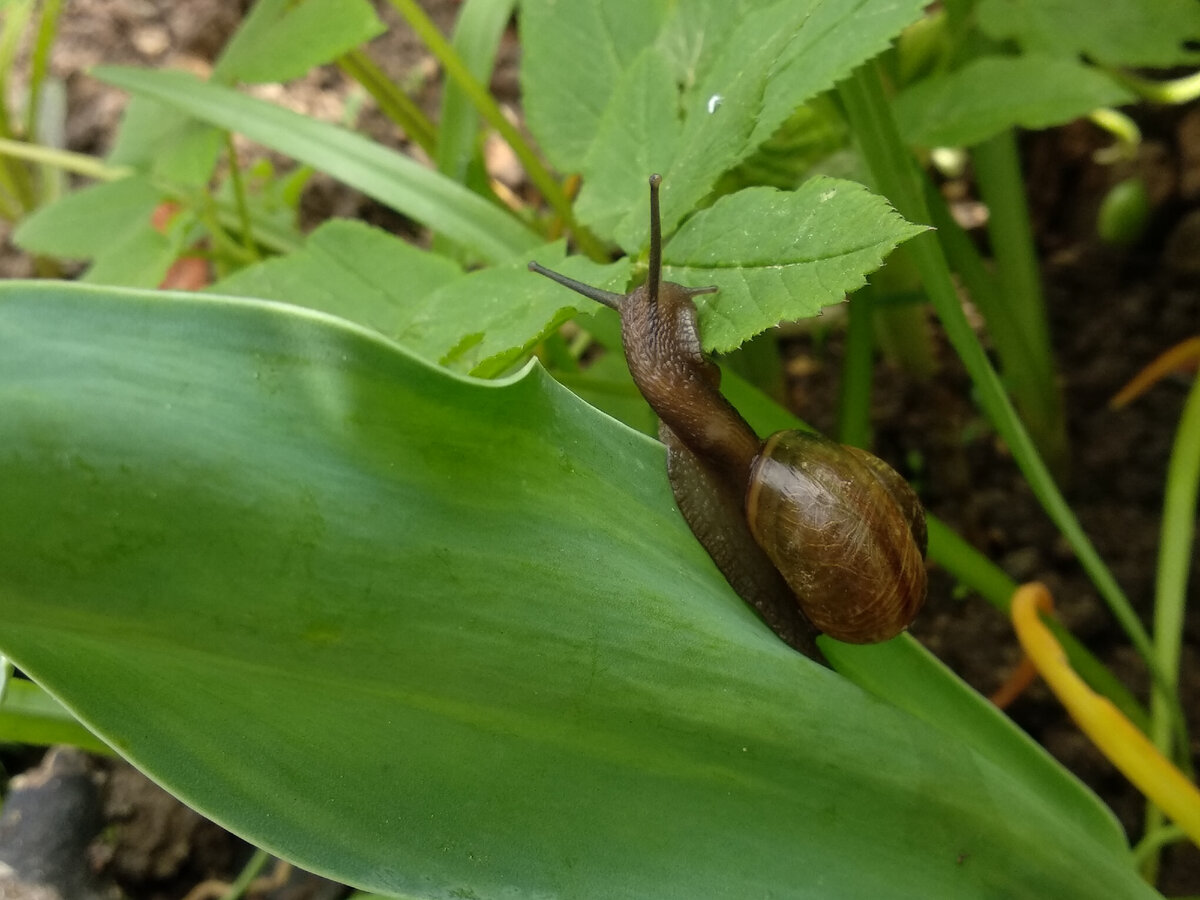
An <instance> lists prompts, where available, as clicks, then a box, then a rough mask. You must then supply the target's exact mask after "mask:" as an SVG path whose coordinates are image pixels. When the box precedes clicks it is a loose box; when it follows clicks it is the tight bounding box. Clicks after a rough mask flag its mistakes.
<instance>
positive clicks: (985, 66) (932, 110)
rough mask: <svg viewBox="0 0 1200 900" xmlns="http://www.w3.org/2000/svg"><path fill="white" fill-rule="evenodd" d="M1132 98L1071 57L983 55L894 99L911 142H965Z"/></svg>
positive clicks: (1072, 116) (1046, 124)
mask: <svg viewBox="0 0 1200 900" xmlns="http://www.w3.org/2000/svg"><path fill="white" fill-rule="evenodd" d="M1133 99H1134V97H1133V95H1132V94H1131V93H1130V92H1129V91H1127V90H1125V89H1124V88H1123V87H1121V86H1120V85H1119V84H1117V83H1116V81H1114V80H1113V79H1112V78H1110V77H1109V76H1107V75H1105V74H1104V73H1103V72H1100V71H1099V70H1097V69H1094V68H1092V67H1091V66H1085V65H1083V63H1080V62H1077V61H1075V60H1073V59H1069V58H1064V57H1054V56H1037V55H1025V56H984V57H980V58H978V59H975V60H972V61H971V62H969V63H967V65H965V66H963V67H962V68H961V69H958V70H957V71H954V72H949V73H947V74H944V75H936V76H933V77H931V78H926V79H923V80H921V81H919V82H917V83H916V84H915V85H913V86H912V87H910V88H908V89H907V90H905V91H904V92H903V93H901V94H900V96H898V97H897V98H896V100H895V106H894V109H895V113H896V121H897V124H899V126H900V129H901V131H902V132H903V134H904V138H905V140H907V141H908V142H910V143H914V144H920V145H922V146H925V147H936V146H949V147H963V146H968V145H970V144H978V143H980V142H982V141H984V140H987V139H988V138H990V137H992V136H994V135H996V134H999V133H1000V132H1001V131H1003V130H1005V129H1007V128H1012V127H1014V126H1018V125H1019V126H1020V127H1022V128H1049V127H1050V126H1052V125H1061V124H1062V123H1064V122H1069V121H1071V120H1072V119H1077V118H1079V117H1080V116H1084V115H1087V114H1088V113H1090V112H1091V111H1092V110H1094V109H1097V108H1099V107H1101V106H1119V105H1120V104H1122V103H1130V102H1132V101H1133Z"/></svg>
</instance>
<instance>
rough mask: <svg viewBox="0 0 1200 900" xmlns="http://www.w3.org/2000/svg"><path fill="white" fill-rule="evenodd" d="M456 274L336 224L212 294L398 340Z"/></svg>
mask: <svg viewBox="0 0 1200 900" xmlns="http://www.w3.org/2000/svg"><path fill="white" fill-rule="evenodd" d="M459 274H460V269H459V267H458V266H457V265H456V264H455V263H453V262H451V261H450V260H448V259H446V258H445V257H441V256H436V255H434V254H432V253H427V252H426V251H424V250H419V249H418V248H416V247H414V246H413V245H412V244H409V243H407V242H405V241H402V240H400V239H399V238H396V237H393V236H392V235H390V234H388V233H387V232H385V231H382V230H380V229H378V228H372V227H371V226H370V225H367V224H365V223H363V222H357V221H350V220H345V219H333V220H331V221H328V222H326V223H325V224H324V225H322V226H320V227H319V228H318V229H317V230H316V231H314V232H313V233H312V234H311V235H309V237H308V240H307V241H306V243H305V245H304V249H302V250H300V251H298V252H295V253H291V254H288V255H287V256H283V257H279V258H277V259H269V260H266V261H264V262H261V263H258V264H256V265H253V266H247V267H246V268H244V269H242V270H240V271H238V272H237V273H235V274H233V275H231V276H230V277H229V278H226V279H224V280H222V281H220V282H218V283H217V284H214V285H213V286H212V287H211V288H210V289H209V292H210V293H214V294H229V295H233V296H237V297H258V298H260V299H263V300H280V301H283V302H285V303H293V304H295V305H297V306H306V307H308V308H309V309H316V310H320V311H322V312H327V313H330V314H331V315H335V316H340V317H341V318H343V319H349V320H350V321H352V322H357V323H358V324H360V325H363V326H366V327H367V328H373V329H375V330H376V331H378V332H380V333H381V334H385V335H387V336H389V337H396V336H397V335H399V334H401V333H402V332H403V331H404V330H405V329H406V328H407V327H408V324H409V323H410V322H411V320H412V318H413V316H414V315H415V314H416V312H417V311H418V310H420V309H421V308H422V307H421V305H420V303H421V301H422V300H423V299H424V298H425V297H427V296H428V295H429V294H430V293H432V292H433V291H434V290H436V289H437V288H439V287H441V286H442V285H444V284H446V283H447V282H450V281H452V280H454V279H455V278H457V277H458V276H459Z"/></svg>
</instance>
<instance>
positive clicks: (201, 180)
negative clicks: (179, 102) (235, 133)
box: [108, 97, 225, 188]
mask: <svg viewBox="0 0 1200 900" xmlns="http://www.w3.org/2000/svg"><path fill="white" fill-rule="evenodd" d="M224 146H225V141H224V135H223V134H222V133H221V131H220V130H219V129H216V128H213V127H212V126H211V125H206V124H204V123H203V122H197V121H195V120H194V119H192V118H190V117H189V116H187V115H185V114H183V113H181V112H179V111H178V110H175V109H171V108H170V107H167V106H164V105H163V104H162V103H158V102H155V101H153V100H149V99H146V98H145V97H134V98H132V99H131V100H130V101H129V105H128V106H126V107H125V113H124V115H123V116H122V117H121V128H120V130H119V131H118V132H117V139H116V144H115V146H114V147H113V149H112V152H111V153H110V154H109V156H108V161H109V162H110V163H111V164H112V165H124V166H132V167H133V168H136V169H138V170H140V171H141V172H144V173H145V174H148V175H152V176H154V177H155V178H158V179H161V180H162V181H164V182H166V183H167V184H170V185H173V186H176V187H183V188H203V187H205V186H207V184H208V182H209V180H210V179H211V178H212V175H213V171H214V170H215V169H216V165H217V159H218V158H219V157H220V155H221V150H222V149H223V148H224Z"/></svg>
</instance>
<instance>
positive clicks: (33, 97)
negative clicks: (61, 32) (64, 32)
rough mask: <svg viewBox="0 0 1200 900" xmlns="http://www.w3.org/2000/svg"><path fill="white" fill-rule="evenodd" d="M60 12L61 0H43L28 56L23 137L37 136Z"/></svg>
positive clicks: (31, 137)
mask: <svg viewBox="0 0 1200 900" xmlns="http://www.w3.org/2000/svg"><path fill="white" fill-rule="evenodd" d="M61 13H62V0H44V2H43V4H42V15H41V18H40V19H39V21H38V27H37V34H36V36H35V37H34V44H33V52H32V53H31V54H30V58H29V99H28V101H27V102H26V104H25V129H24V134H25V137H27V138H30V139H33V138H34V137H36V136H37V120H38V115H39V113H40V112H41V105H42V85H43V83H44V82H45V80H46V68H47V64H48V62H49V60H50V48H51V46H52V45H53V44H54V38H55V36H56V35H57V34H58V19H59V16H60V15H61Z"/></svg>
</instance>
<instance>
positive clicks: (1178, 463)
mask: <svg viewBox="0 0 1200 900" xmlns="http://www.w3.org/2000/svg"><path fill="white" fill-rule="evenodd" d="M1198 491H1200V377H1198V378H1196V379H1195V380H1194V381H1193V382H1192V389H1191V391H1189V392H1188V397H1187V401H1186V402H1185V403H1184V407H1183V414H1182V415H1181V416H1180V421H1179V428H1178V430H1177V431H1176V433H1175V445H1174V447H1172V449H1171V460H1170V462H1169V463H1168V464H1167V485H1166V496H1165V498H1164V501H1163V516H1162V530H1161V532H1160V534H1161V536H1160V538H1159V544H1158V571H1157V577H1156V581H1155V592H1154V593H1155V598H1154V646H1155V651H1156V652H1157V654H1158V663H1159V665H1160V666H1162V669H1163V672H1164V674H1165V675H1166V677H1167V678H1168V679H1169V680H1170V688H1171V693H1164V692H1163V691H1161V690H1155V691H1154V692H1153V693H1152V694H1151V696H1150V729H1149V734H1150V739H1151V740H1152V741H1154V745H1155V746H1156V747H1158V749H1159V750H1161V751H1162V752H1163V754H1165V755H1167V756H1172V757H1174V758H1175V759H1176V760H1178V762H1179V765H1180V767H1181V768H1183V769H1184V771H1185V772H1188V774H1193V773H1192V771H1191V765H1190V764H1191V752H1190V748H1189V746H1188V744H1187V743H1184V744H1182V745H1181V746H1178V747H1176V748H1175V752H1174V753H1172V752H1171V750H1172V738H1173V737H1174V734H1175V732H1174V730H1173V729H1172V727H1171V705H1170V701H1171V697H1173V696H1175V694H1174V692H1175V690H1176V689H1177V686H1178V683H1179V656H1180V651H1181V647H1182V641H1183V616H1184V611H1185V609H1186V607H1187V583H1188V573H1189V570H1190V568H1191V560H1192V554H1193V545H1194V542H1195V523H1196V495H1197V492H1198ZM1162 824H1163V814H1162V812H1161V810H1159V809H1158V808H1157V807H1156V806H1155V805H1154V804H1153V803H1147V805H1146V827H1145V833H1146V834H1147V835H1150V834H1152V833H1155V832H1156V831H1157V830H1158V829H1159V827H1160V826H1161V825H1162ZM1159 849H1160V848H1159V847H1158V846H1153V847H1152V848H1150V849H1148V850H1147V852H1146V855H1145V857H1144V859H1143V861H1142V873H1143V874H1144V875H1146V876H1147V877H1148V878H1150V879H1151V880H1152V879H1153V878H1154V876H1155V875H1156V874H1157V871H1158V858H1159Z"/></svg>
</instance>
